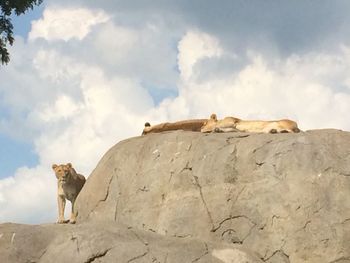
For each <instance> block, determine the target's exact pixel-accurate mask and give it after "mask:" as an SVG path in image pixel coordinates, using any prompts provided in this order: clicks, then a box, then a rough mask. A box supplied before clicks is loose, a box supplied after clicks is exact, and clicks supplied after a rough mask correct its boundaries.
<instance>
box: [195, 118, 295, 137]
mask: <svg viewBox="0 0 350 263" xmlns="http://www.w3.org/2000/svg"><path fill="white" fill-rule="evenodd" d="M232 131H241V132H254V133H298V132H300V129H299V128H298V125H297V123H296V122H295V121H292V120H288V119H282V120H275V121H260V120H241V119H238V118H235V117H226V118H224V119H222V120H218V119H217V117H216V114H212V115H211V116H210V119H209V120H208V121H207V122H206V123H205V125H203V127H202V128H201V132H232Z"/></svg>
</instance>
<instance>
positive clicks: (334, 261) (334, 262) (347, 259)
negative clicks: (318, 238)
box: [329, 256, 350, 263]
mask: <svg viewBox="0 0 350 263" xmlns="http://www.w3.org/2000/svg"><path fill="white" fill-rule="evenodd" d="M344 260H345V261H350V256H346V257H344V256H343V257H340V258H337V259H335V260H333V261H331V262H329V263H336V262H340V261H344Z"/></svg>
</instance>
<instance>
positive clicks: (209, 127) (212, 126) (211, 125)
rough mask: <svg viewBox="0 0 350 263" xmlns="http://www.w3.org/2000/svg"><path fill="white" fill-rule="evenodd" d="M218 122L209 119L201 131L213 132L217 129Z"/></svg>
mask: <svg viewBox="0 0 350 263" xmlns="http://www.w3.org/2000/svg"><path fill="white" fill-rule="evenodd" d="M216 123H217V121H216V120H213V119H209V120H207V121H206V122H205V123H204V124H203V126H202V128H201V132H212V131H213V130H214V129H215V125H216Z"/></svg>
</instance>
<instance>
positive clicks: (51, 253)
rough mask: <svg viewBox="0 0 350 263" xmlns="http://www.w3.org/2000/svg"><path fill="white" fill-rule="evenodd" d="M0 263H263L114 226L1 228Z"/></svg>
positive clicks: (228, 248) (226, 249)
mask: <svg viewBox="0 0 350 263" xmlns="http://www.w3.org/2000/svg"><path fill="white" fill-rule="evenodd" d="M0 233H1V234H0V235H1V238H0V256H1V257H0V262H1V263H22V262H23V263H24V262H25V263H29V262H31V263H34V262H38V263H39V262H40V263H61V262H62V263H67V262H74V263H75V262H82V263H83V262H84V263H91V262H105V263H110V262H118V263H119V262H120V263H124V262H125V263H127V262H154V263H163V262H168V263H178V262H203V263H210V262H212V263H222V262H224V263H233V262H246V263H262V261H261V260H260V259H259V258H258V257H256V256H254V253H252V252H251V251H248V250H246V249H243V248H241V247H238V246H234V245H228V244H215V243H212V242H205V241H200V240H196V239H191V238H189V239H179V238H174V237H166V236H162V235H159V234H155V233H152V232H149V231H147V232H146V231H142V230H137V229H132V228H130V227H128V228H127V227H125V226H122V225H119V224H116V223H113V222H109V223H101V222H100V223H91V222H90V223H88V224H79V225H43V226H29V225H16V224H3V225H0Z"/></svg>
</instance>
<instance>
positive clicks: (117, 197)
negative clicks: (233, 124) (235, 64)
mask: <svg viewBox="0 0 350 263" xmlns="http://www.w3.org/2000/svg"><path fill="white" fill-rule="evenodd" d="M77 209H78V220H79V221H80V222H88V221H93V222H96V221H113V222H117V223H121V224H126V225H128V226H131V227H133V228H136V229H142V230H145V231H150V232H154V233H157V234H160V235H164V236H169V237H177V238H183V239H186V238H198V239H200V240H208V241H211V242H226V243H229V244H236V245H243V246H245V247H249V248H250V249H252V250H253V251H255V252H257V253H258V254H259V256H260V258H261V259H262V260H263V261H265V262H340V261H339V260H347V261H344V262H350V133H349V132H343V131H339V130H331V129H329V130H313V131H307V132H301V133H298V134H249V133H238V132H236V133H221V134H217V133H216V134H215V133H212V134H201V133H195V132H184V131H176V132H167V133H162V134H150V135H147V136H142V137H137V138H132V139H128V140H125V141H122V142H120V143H118V144H117V145H115V146H114V147H113V148H111V149H110V150H109V151H108V152H107V153H106V154H105V156H104V157H103V158H102V160H101V161H100V163H99V164H98V165H97V167H96V169H95V170H94V171H93V173H92V174H91V176H90V177H89V179H88V181H87V183H86V185H85V186H84V189H83V190H82V192H81V193H80V195H79V197H78V200H77ZM337 260H338V261H337Z"/></svg>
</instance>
